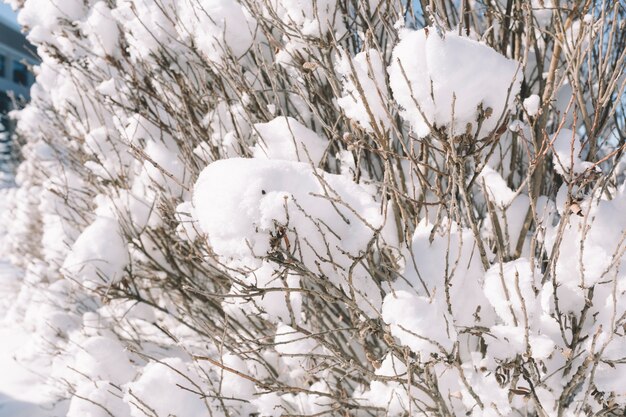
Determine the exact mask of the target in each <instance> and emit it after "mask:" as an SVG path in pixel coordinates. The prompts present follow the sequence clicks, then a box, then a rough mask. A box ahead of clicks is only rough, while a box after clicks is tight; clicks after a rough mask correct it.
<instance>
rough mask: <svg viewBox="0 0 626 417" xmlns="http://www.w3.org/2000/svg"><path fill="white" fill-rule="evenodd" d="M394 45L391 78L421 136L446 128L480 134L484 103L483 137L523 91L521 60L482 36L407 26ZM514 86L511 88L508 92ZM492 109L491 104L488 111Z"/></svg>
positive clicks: (398, 98)
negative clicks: (480, 38)
mask: <svg viewBox="0 0 626 417" xmlns="http://www.w3.org/2000/svg"><path fill="white" fill-rule="evenodd" d="M400 36H401V40H400V43H398V45H396V46H395V48H394V49H393V56H392V62H391V65H390V67H389V83H390V86H391V90H392V91H393V95H394V98H395V99H396V101H397V102H398V104H399V105H400V106H402V108H403V109H402V111H401V112H400V114H401V115H402V117H403V118H404V119H405V120H407V121H408V122H409V123H410V124H411V126H412V127H413V129H414V130H415V132H416V133H417V135H418V136H420V137H424V136H426V135H428V134H429V133H430V132H431V127H432V128H442V127H446V128H448V129H450V136H456V135H460V134H464V133H466V131H468V130H469V132H470V133H472V134H475V133H476V131H477V130H478V118H479V116H480V113H481V111H480V110H479V107H482V110H483V111H482V113H483V114H484V117H485V119H484V121H483V122H482V125H481V127H480V132H481V135H482V136H486V135H488V134H489V133H490V132H491V131H493V130H495V129H496V128H497V127H498V121H499V120H500V118H501V116H502V115H503V114H505V112H506V111H507V109H508V108H509V107H511V105H512V104H513V100H514V99H515V96H516V94H517V93H518V92H519V88H520V83H521V79H522V72H521V71H519V70H518V69H519V64H518V63H517V62H515V61H513V60H510V59H508V58H506V57H504V56H503V55H500V54H499V53H498V52H496V51H495V50H494V49H492V48H490V47H489V46H487V45H485V44H483V43H480V42H478V41H475V40H472V39H469V38H466V37H463V36H459V35H458V34H456V33H454V32H446V33H445V34H444V35H443V36H439V35H438V34H437V32H436V30H435V29H433V28H425V29H421V30H418V31H410V30H405V31H403V32H401V34H400ZM509 90H510V91H509ZM488 109H491V111H489V110H488Z"/></svg>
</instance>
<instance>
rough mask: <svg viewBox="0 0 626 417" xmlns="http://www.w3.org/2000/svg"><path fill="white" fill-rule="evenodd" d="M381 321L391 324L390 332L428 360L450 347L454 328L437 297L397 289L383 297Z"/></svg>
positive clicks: (453, 338) (453, 337) (454, 336)
mask: <svg viewBox="0 0 626 417" xmlns="http://www.w3.org/2000/svg"><path fill="white" fill-rule="evenodd" d="M382 317H383V320H384V321H385V323H387V324H389V325H391V334H392V335H394V336H395V337H397V338H398V339H400V342H401V343H402V344H403V345H406V346H408V347H409V348H410V349H411V350H413V352H416V353H418V352H419V353H421V354H422V355H423V356H425V358H424V359H425V360H427V359H428V355H431V354H444V355H445V352H443V351H442V349H445V350H446V351H450V350H451V349H452V345H453V343H454V342H453V341H454V340H455V339H456V331H455V330H454V328H453V327H452V321H451V320H450V319H449V318H447V314H446V313H445V311H444V309H443V308H442V306H441V305H440V304H439V302H438V301H437V300H432V299H428V298H426V297H421V296H417V295H414V294H411V293H409V292H406V291H396V292H395V293H392V294H389V295H387V296H386V297H385V301H384V303H383V315H382Z"/></svg>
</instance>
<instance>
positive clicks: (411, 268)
mask: <svg viewBox="0 0 626 417" xmlns="http://www.w3.org/2000/svg"><path fill="white" fill-rule="evenodd" d="M443 230H445V232H441V231H438V232H436V233H434V234H433V233H432V232H433V225H432V224H430V223H428V222H427V221H422V222H420V223H419V224H418V226H417V228H416V229H415V233H414V234H413V239H412V241H411V248H410V251H408V253H406V254H405V262H406V265H407V266H406V269H405V272H404V277H405V279H406V284H408V286H410V287H411V289H410V291H411V292H416V293H417V294H420V295H425V296H427V297H430V296H433V297H434V296H437V298H443V295H444V294H445V291H446V286H448V287H449V296H450V303H451V310H452V314H453V316H454V320H455V324H457V325H463V326H472V325H474V317H475V313H476V312H477V311H479V312H481V314H480V317H481V321H483V323H482V324H483V325H485V322H486V323H491V322H492V321H493V312H492V311H491V310H490V309H489V307H490V306H489V302H488V301H487V300H486V298H485V296H484V294H483V291H482V278H483V274H484V270H483V267H482V265H481V262H480V256H478V253H477V251H478V249H477V247H476V240H475V239H474V236H473V235H472V232H471V231H470V230H469V229H466V228H463V227H461V226H459V224H457V223H455V222H451V221H450V222H449V224H448V226H447V227H444V228H443ZM431 234H432V236H431ZM402 284H404V281H398V282H397V283H396V284H395V285H396V289H404V288H402V287H401V285H402Z"/></svg>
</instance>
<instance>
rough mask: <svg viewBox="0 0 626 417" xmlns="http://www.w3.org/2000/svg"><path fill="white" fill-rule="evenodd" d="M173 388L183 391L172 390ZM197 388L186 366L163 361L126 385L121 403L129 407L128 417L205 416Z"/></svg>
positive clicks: (196, 382) (151, 364) (198, 387)
mask: <svg viewBox="0 0 626 417" xmlns="http://www.w3.org/2000/svg"><path fill="white" fill-rule="evenodd" d="M176 386H178V387H181V388H187V389H172V388H173V387H176ZM201 386H202V382H201V381H200V379H199V378H198V377H197V375H196V374H195V372H190V370H189V364H187V363H185V362H184V361H183V360H182V359H179V358H165V359H163V360H161V361H159V362H150V363H149V364H148V365H146V366H145V368H144V369H143V372H142V374H141V376H140V377H139V378H138V379H137V380H136V381H134V382H131V383H129V384H127V385H126V388H127V391H128V392H127V394H126V396H125V401H126V402H127V403H128V404H130V405H131V413H130V415H131V416H132V417H140V416H145V415H146V414H145V412H146V411H145V410H153V411H154V413H155V414H156V415H159V416H169V415H174V416H180V417H191V416H200V415H205V414H206V413H207V409H206V406H205V402H204V401H203V400H202V398H201V396H200V394H199V391H200V388H201Z"/></svg>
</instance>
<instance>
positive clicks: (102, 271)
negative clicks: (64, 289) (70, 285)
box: [63, 217, 129, 285]
mask: <svg viewBox="0 0 626 417" xmlns="http://www.w3.org/2000/svg"><path fill="white" fill-rule="evenodd" d="M128 262H129V255H128V249H127V243H126V241H125V240H124V238H123V237H122V234H121V231H120V227H119V224H118V222H117V221H116V220H114V219H111V218H108V217H98V218H97V219H96V220H95V221H94V222H93V223H92V224H91V225H89V226H88V227H87V228H86V229H85V230H84V231H83V232H82V233H81V235H80V236H79V237H78V239H76V242H74V245H73V246H72V249H71V251H70V253H69V254H68V256H67V258H65V262H64V263H63V268H64V269H65V271H66V272H67V274H68V275H69V276H70V277H72V279H75V280H77V281H79V282H80V283H82V284H85V285H109V284H112V283H115V282H117V281H119V280H120V279H122V277H123V276H124V268H125V267H126V265H128Z"/></svg>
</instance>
